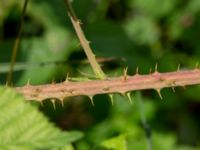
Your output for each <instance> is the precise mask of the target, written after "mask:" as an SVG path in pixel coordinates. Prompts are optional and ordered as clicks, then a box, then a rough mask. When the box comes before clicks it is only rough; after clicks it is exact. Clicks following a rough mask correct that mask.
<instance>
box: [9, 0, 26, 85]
mask: <svg viewBox="0 0 200 150" xmlns="http://www.w3.org/2000/svg"><path fill="white" fill-rule="evenodd" d="M27 5H28V0H25V1H24V5H23V11H22V15H21V20H20V26H19V31H18V34H17V37H16V39H15V43H14V46H13V49H12V56H11V64H10V70H9V73H8V75H7V81H6V82H7V84H8V85H9V84H10V83H11V80H12V74H13V68H14V65H15V61H16V57H17V51H18V48H19V42H20V37H21V33H22V29H23V25H24V16H25V13H26V8H27Z"/></svg>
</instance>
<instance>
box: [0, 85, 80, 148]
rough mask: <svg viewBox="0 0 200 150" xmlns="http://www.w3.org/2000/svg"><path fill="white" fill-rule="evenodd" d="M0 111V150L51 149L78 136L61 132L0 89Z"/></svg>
mask: <svg viewBox="0 0 200 150" xmlns="http://www.w3.org/2000/svg"><path fill="white" fill-rule="evenodd" d="M0 109H1V111H0V148H1V150H12V149H13V150H22V149H23V150H26V149H27V150H37V149H48V150H52V149H57V148H62V147H64V146H65V145H67V144H69V143H71V142H73V141H75V140H77V139H79V138H80V137H81V136H82V134H81V133H79V132H62V131H61V130H59V129H58V128H56V127H55V126H54V125H53V124H51V123H50V122H49V121H48V120H47V118H45V116H44V115H42V114H41V113H40V112H39V111H38V110H37V107H35V106H32V105H31V104H30V103H28V102H25V99H24V98H23V97H22V96H20V95H19V94H17V93H15V92H14V91H13V90H11V89H9V88H4V87H0Z"/></svg>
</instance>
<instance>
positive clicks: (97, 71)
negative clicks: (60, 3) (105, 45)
mask: <svg viewBox="0 0 200 150" xmlns="http://www.w3.org/2000/svg"><path fill="white" fill-rule="evenodd" d="M65 4H66V7H67V10H68V15H69V17H70V19H71V22H72V24H73V26H74V29H75V31H76V34H77V36H78V38H79V40H80V43H81V45H82V47H83V50H84V51H85V54H86V56H87V58H88V60H89V62H90V65H91V67H92V69H93V71H94V73H95V74H96V76H97V77H98V78H100V79H105V77H106V75H105V74H104V72H103V70H102V69H101V67H100V65H99V64H98V62H97V60H96V57H95V55H94V53H93V52H92V49H91V47H90V44H89V41H88V40H87V39H86V37H85V35H84V32H83V30H82V28H81V25H80V21H79V20H78V19H77V17H76V14H75V12H74V10H73V8H72V6H71V3H70V1H69V0H65Z"/></svg>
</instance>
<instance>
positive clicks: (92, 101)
mask: <svg viewBox="0 0 200 150" xmlns="http://www.w3.org/2000/svg"><path fill="white" fill-rule="evenodd" d="M89 98H90V102H91V103H92V106H94V100H93V96H89Z"/></svg>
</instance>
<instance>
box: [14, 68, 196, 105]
mask: <svg viewBox="0 0 200 150" xmlns="http://www.w3.org/2000/svg"><path fill="white" fill-rule="evenodd" d="M195 84H200V70H199V69H194V70H187V71H186V70H185V71H176V72H168V73H159V72H157V71H156V72H155V73H152V74H149V75H139V74H136V75H134V76H126V78H124V76H121V77H115V78H107V79H105V80H94V81H84V82H71V81H65V82H63V83H58V84H47V85H36V86H32V85H27V86H25V87H17V88H15V89H16V91H17V92H18V93H21V94H23V95H24V96H25V98H26V99H27V100H36V101H42V100H44V99H47V98H56V99H60V100H63V99H64V98H66V97H71V96H79V95H86V96H89V97H93V96H94V95H97V94H106V93H107V94H109V93H121V94H127V93H129V92H131V91H136V90H145V89H154V90H156V91H157V92H158V93H159V95H160V96H161V94H160V90H161V89H163V88H167V87H171V88H172V89H174V87H177V86H182V87H185V86H188V85H195Z"/></svg>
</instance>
